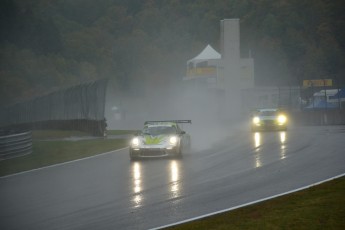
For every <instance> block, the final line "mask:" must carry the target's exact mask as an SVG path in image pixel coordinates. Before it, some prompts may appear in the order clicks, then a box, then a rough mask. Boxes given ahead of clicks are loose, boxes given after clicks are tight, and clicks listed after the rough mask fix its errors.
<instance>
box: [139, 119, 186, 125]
mask: <svg viewBox="0 0 345 230" xmlns="http://www.w3.org/2000/svg"><path fill="white" fill-rule="evenodd" d="M165 122H171V123H179V124H187V123H189V124H192V120H164V121H145V123H144V125H147V124H158V123H165Z"/></svg>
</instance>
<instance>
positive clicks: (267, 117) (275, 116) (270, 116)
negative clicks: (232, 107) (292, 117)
mask: <svg viewBox="0 0 345 230" xmlns="http://www.w3.org/2000/svg"><path fill="white" fill-rule="evenodd" d="M251 127H252V131H253V132H257V131H266V130H286V129H287V116H286V115H285V114H284V113H283V112H282V111H281V110H279V109H258V110H257V111H256V112H255V113H254V115H253V118H252V125H251Z"/></svg>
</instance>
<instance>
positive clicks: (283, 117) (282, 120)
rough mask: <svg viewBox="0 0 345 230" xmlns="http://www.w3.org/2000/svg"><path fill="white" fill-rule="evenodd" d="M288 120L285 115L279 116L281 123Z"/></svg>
mask: <svg viewBox="0 0 345 230" xmlns="http://www.w3.org/2000/svg"><path fill="white" fill-rule="evenodd" d="M286 121H287V118H286V116H285V115H279V116H278V122H279V123H280V124H284V123H285V122H286Z"/></svg>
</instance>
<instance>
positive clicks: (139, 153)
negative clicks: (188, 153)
mask: <svg viewBox="0 0 345 230" xmlns="http://www.w3.org/2000/svg"><path fill="white" fill-rule="evenodd" d="M129 154H130V157H131V158H153V157H169V156H177V155H179V148H178V146H167V147H162V146H159V147H154V146H145V147H140V148H133V147H130V149H129Z"/></svg>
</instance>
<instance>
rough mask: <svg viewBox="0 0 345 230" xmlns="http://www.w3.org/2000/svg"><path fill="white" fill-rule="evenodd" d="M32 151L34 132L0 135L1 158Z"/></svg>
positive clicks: (17, 155)
mask: <svg viewBox="0 0 345 230" xmlns="http://www.w3.org/2000/svg"><path fill="white" fill-rule="evenodd" d="M31 153H32V132H31V131H28V132H22V133H17V134H10V135H2V136H0V160H5V159H10V158H14V157H19V156H23V155H27V154H31Z"/></svg>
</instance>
